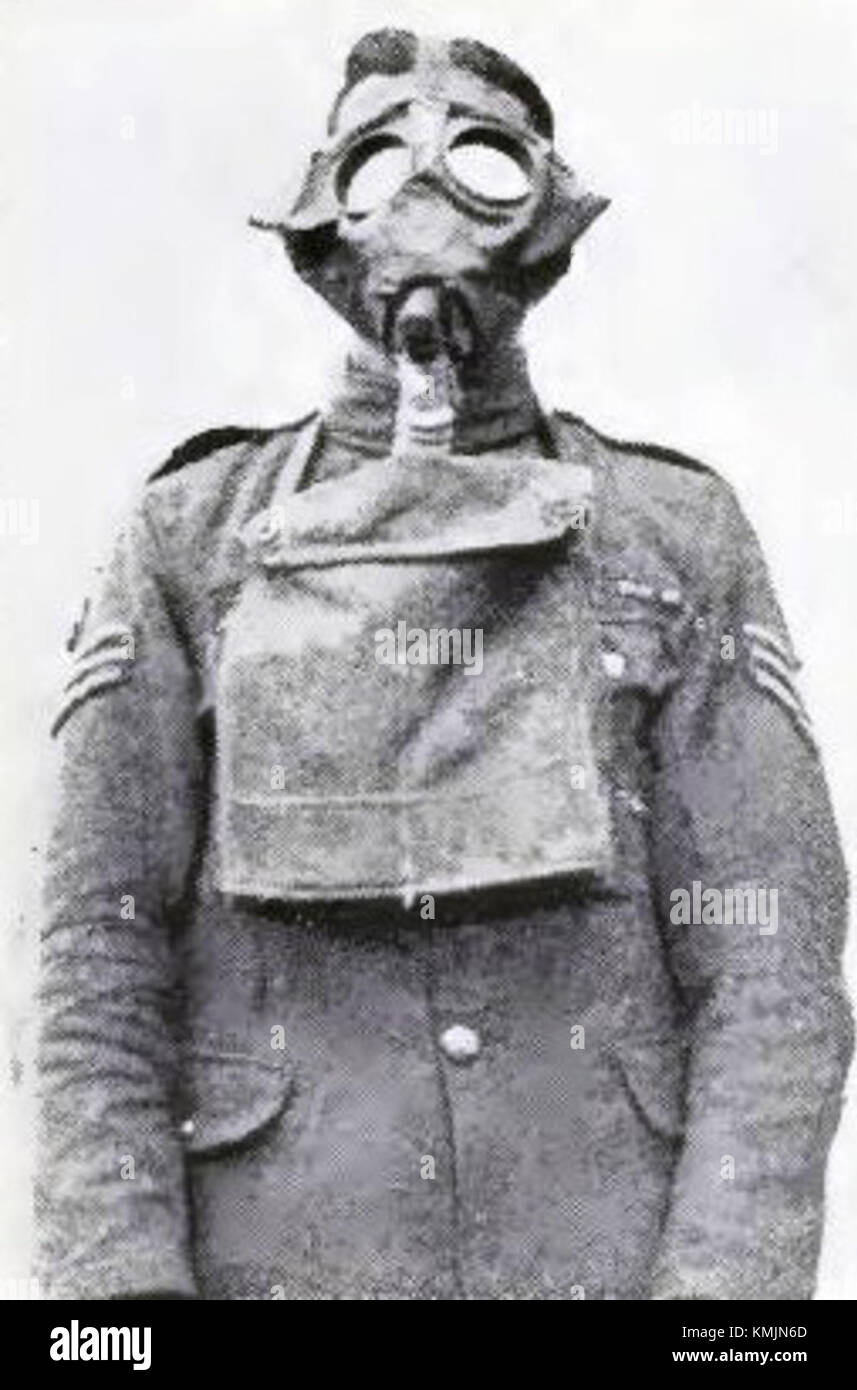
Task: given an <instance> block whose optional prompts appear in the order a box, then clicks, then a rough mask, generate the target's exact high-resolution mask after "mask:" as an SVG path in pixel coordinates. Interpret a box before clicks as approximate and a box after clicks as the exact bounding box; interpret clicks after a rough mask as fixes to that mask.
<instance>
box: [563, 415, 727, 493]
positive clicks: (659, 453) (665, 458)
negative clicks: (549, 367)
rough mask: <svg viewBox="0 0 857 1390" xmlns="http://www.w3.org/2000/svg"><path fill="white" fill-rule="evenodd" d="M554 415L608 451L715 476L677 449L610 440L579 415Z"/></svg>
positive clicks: (705, 467)
mask: <svg viewBox="0 0 857 1390" xmlns="http://www.w3.org/2000/svg"><path fill="white" fill-rule="evenodd" d="M556 413H557V415H559V416H560V418H561V419H563V420H567V421H568V422H569V424H572V425H580V426H582V428H583V429H585V430H587V431H588V433H589V434H591V435H594V437H595V438H596V439H597V440H598V441H599V443H600V444H606V445H607V447H608V448H609V449H615V450H616V452H617V453H620V454H637V455H642V457H643V458H647V459H652V460H653V461H654V462H655V463H670V464H673V466H674V467H677V468H688V469H690V471H691V472H692V473H708V474H710V475H713V476H715V477H716V476H717V470H716V468H712V467H711V465H710V464H707V463H700V461H699V459H694V458H691V457H690V456H689V455H688V454H682V453H680V452H679V450H678V449H666V448H664V447H663V446H662V445H660V444H643V443H637V442H635V441H633V440H627V439H611V438H610V436H609V435H607V434H601V432H600V431H599V430H596V429H593V428H592V426H591V425H590V424H588V423H587V421H586V420H583V419H581V417H580V416H579V415H572V413H571V411H570V410H558V411H557V412H556Z"/></svg>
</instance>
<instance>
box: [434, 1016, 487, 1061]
mask: <svg viewBox="0 0 857 1390" xmlns="http://www.w3.org/2000/svg"><path fill="white" fill-rule="evenodd" d="M440 1045H441V1047H442V1048H443V1051H444V1052H445V1053H446V1055H447V1057H448V1058H449V1060H450V1061H451V1062H469V1061H471V1060H472V1059H473V1058H474V1057H476V1056H477V1055H478V1053H479V1048H480V1047H481V1043H480V1041H479V1034H478V1033H477V1032H476V1030H475V1029H473V1028H466V1027H465V1026H464V1024H463V1023H454V1024H453V1025H452V1027H451V1028H445V1029H444V1031H443V1032H442V1033H441V1035H440Z"/></svg>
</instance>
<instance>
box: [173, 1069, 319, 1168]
mask: <svg viewBox="0 0 857 1390" xmlns="http://www.w3.org/2000/svg"><path fill="white" fill-rule="evenodd" d="M294 1090H295V1079H294V1074H293V1071H292V1068H291V1066H290V1065H289V1064H288V1062H287V1061H286V1059H285V1058H284V1057H283V1056H282V1055H278V1054H277V1053H274V1052H272V1054H271V1057H270V1059H269V1058H267V1057H265V1056H259V1055H258V1054H257V1053H250V1052H235V1051H224V1050H223V1049H220V1048H214V1047H201V1046H192V1047H190V1048H189V1049H188V1051H187V1054H186V1061H185V1066H184V1076H183V1084H182V1105H181V1109H180V1115H179V1132H180V1134H181V1136H182V1139H183V1141H184V1145H185V1149H186V1152H187V1153H189V1154H210V1153H215V1152H217V1151H218V1150H219V1149H221V1148H228V1147H230V1146H232V1145H235V1144H241V1143H242V1142H243V1141H244V1140H246V1139H249V1138H251V1137H252V1136H253V1135H255V1134H258V1133H259V1131H260V1130H262V1129H264V1128H265V1127H266V1125H268V1124H270V1123H271V1122H272V1121H273V1120H275V1119H276V1118H277V1117H278V1116H279V1115H281V1114H282V1113H283V1111H284V1110H285V1109H286V1107H287V1106H288V1104H289V1101H290V1100H291V1098H292V1095H293V1093H294Z"/></svg>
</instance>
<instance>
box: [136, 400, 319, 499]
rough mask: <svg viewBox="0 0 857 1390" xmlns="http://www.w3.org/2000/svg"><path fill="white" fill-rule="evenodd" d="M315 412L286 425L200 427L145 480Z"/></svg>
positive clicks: (260, 438)
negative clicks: (200, 431)
mask: <svg viewBox="0 0 857 1390" xmlns="http://www.w3.org/2000/svg"><path fill="white" fill-rule="evenodd" d="M315 414H316V411H314V410H311V411H310V412H309V414H308V415H305V416H304V417H303V418H302V419H300V420H295V421H292V422H290V423H289V424H288V425H274V426H269V427H264V426H261V425H255V426H246V425H221V426H219V427H218V428H217V429H213V430H203V431H202V433H201V434H194V435H191V437H190V439H187V440H185V442H184V444H179V446H178V448H176V449H173V452H172V453H171V454H170V456H169V458H168V459H167V461H166V463H162V464H161V465H160V467H159V468H156V469H155V471H154V473H150V474H149V477H148V478H147V480H146V481H147V482H150V483H153V482H155V481H156V479H158V478H166V477H167V476H168V475H169V474H170V473H177V472H178V471H179V469H180V468H184V467H185V465H186V464H189V463H197V462H198V461H199V460H200V459H203V458H206V457H207V456H208V455H209V454H215V453H217V451H218V450H219V449H228V448H230V447H231V446H232V445H233V444H264V443H265V442H266V441H267V440H269V439H271V438H272V437H273V436H274V435H275V434H281V433H282V432H284V431H285V430H298V429H300V428H301V427H302V426H303V425H305V424H307V422H308V421H309V420H311V419H312V418H313V416H314V415H315Z"/></svg>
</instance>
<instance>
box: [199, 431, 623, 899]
mask: <svg viewBox="0 0 857 1390" xmlns="http://www.w3.org/2000/svg"><path fill="white" fill-rule="evenodd" d="M312 442H313V440H312V438H311V437H310V436H304V438H303V439H300V440H299V441H298V442H297V444H296V445H295V449H294V451H293V455H292V457H291V458H290V459H289V461H288V463H287V464H286V466H285V468H284V471H283V474H282V475H281V478H280V482H279V484H278V487H277V491H276V494H275V496H274V499H273V502H272V504H271V506H270V507H269V509H268V510H267V512H266V513H263V514H261V515H260V516H258V517H256V518H254V520H253V521H252V522H251V523H250V525H249V526H248V527H247V528H246V530H245V532H244V537H243V539H244V542H245V545H246V555H247V574H246V579H245V582H244V584H243V586H242V589H241V592H240V596H239V598H238V599H237V601H236V604H235V606H234V607H233V609H232V610H231V612H230V614H229V616H228V618H227V620H226V624H225V633H224V640H223V645H222V649H221V656H220V661H219V670H218V675H217V692H216V701H217V729H218V777H219V786H218V803H219V810H218V816H219V826H218V834H219V872H220V888H221V890H222V891H224V892H226V893H232V894H244V895H251V896H255V897H261V898H276V899H313V898H323V899H330V898H355V897H379V896H380V897H383V896H387V895H398V896H402V897H403V898H404V899H405V901H406V902H408V901H410V900H411V899H412V898H413V897H414V895H415V894H418V893H421V892H423V891H425V892H433V891H436V892H448V891H458V890H464V889H470V888H478V887H483V886H490V885H498V884H502V883H506V882H520V881H522V880H527V879H534V878H541V877H544V876H548V875H556V874H566V873H576V872H588V871H593V872H597V871H598V870H599V869H601V868H605V867H607V865H608V863H609V860H610V833H609V822H608V808H607V802H606V798H605V796H604V792H603V788H602V787H601V785H600V782H599V775H598V770H597V767H596V761H595V756H594V750H593V738H592V704H593V692H592V688H591V676H592V673H593V672H595V670H596V668H597V655H596V651H597V643H596V636H595V628H594V623H593V618H592V613H591V609H590V604H589V601H588V598H587V580H586V573H587V557H586V519H587V509H588V508H589V506H590V497H589V491H590V482H591V480H590V474H589V470H587V469H585V468H582V467H580V466H579V465H575V464H573V463H568V462H555V461H551V460H547V459H537V458H533V459H509V458H504V457H502V456H496V455H495V456H493V457H492V456H490V455H478V456H456V455H450V456H447V457H444V458H442V459H440V460H438V461H432V463H431V464H430V465H427V464H426V463H425V462H423V461H418V460H415V459H409V458H407V457H402V458H392V459H384V460H380V461H377V462H370V463H366V464H364V465H361V467H360V468H359V469H357V470H355V471H354V472H353V473H351V474H349V475H348V476H346V477H345V478H337V479H335V480H331V481H329V482H321V483H318V484H314V485H312V486H310V487H308V488H307V489H305V490H301V491H296V490H295V489H296V488H297V485H298V483H299V480H300V474H301V472H302V471H303V467H304V465H305V463H306V458H307V457H308V453H309V450H310V448H311V446H312Z"/></svg>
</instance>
